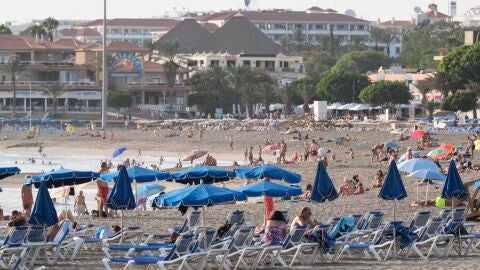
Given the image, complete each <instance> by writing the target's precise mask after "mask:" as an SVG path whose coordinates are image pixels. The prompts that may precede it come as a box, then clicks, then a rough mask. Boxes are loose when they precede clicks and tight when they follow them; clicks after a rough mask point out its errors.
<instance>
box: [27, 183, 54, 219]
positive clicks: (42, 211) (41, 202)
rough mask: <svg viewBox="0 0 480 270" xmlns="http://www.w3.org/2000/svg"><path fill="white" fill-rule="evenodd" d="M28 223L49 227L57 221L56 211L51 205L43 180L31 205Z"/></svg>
mask: <svg viewBox="0 0 480 270" xmlns="http://www.w3.org/2000/svg"><path fill="white" fill-rule="evenodd" d="M28 223H30V224H32V225H45V226H46V227H50V226H52V225H55V224H57V223H58V217H57V211H56V210H55V206H54V205H53V202H52V198H50V193H48V190H47V185H46V184H45V182H41V183H40V188H39V189H38V193H37V198H36V199H35V204H34V206H33V210H32V213H31V215H30V220H29V221H28Z"/></svg>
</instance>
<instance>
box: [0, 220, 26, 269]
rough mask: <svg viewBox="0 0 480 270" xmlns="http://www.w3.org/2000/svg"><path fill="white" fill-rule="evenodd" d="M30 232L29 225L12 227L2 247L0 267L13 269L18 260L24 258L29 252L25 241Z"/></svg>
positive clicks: (0, 248) (0, 250)
mask: <svg viewBox="0 0 480 270" xmlns="http://www.w3.org/2000/svg"><path fill="white" fill-rule="evenodd" d="M27 233H28V227H26V226H24V227H17V228H12V229H10V231H9V233H8V235H7V236H6V238H5V240H4V244H3V245H2V246H1V247H0V268H2V269H11V268H12V267H13V266H14V265H15V263H16V261H17V260H22V259H23V258H24V257H25V255H26V252H27V248H26V247H24V246H23V241H24V239H25V237H26V235H27Z"/></svg>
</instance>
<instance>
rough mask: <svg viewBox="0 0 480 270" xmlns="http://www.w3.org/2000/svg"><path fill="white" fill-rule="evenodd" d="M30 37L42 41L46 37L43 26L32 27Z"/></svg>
mask: <svg viewBox="0 0 480 270" xmlns="http://www.w3.org/2000/svg"><path fill="white" fill-rule="evenodd" d="M30 35H31V36H32V37H34V38H35V39H40V38H41V37H42V36H44V35H45V28H43V25H38V24H35V25H32V26H30Z"/></svg>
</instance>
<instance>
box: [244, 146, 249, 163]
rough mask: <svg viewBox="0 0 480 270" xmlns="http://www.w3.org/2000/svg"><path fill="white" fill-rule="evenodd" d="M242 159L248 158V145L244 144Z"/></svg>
mask: <svg viewBox="0 0 480 270" xmlns="http://www.w3.org/2000/svg"><path fill="white" fill-rule="evenodd" d="M243 160H245V161H247V160H248V147H247V146H245V152H243Z"/></svg>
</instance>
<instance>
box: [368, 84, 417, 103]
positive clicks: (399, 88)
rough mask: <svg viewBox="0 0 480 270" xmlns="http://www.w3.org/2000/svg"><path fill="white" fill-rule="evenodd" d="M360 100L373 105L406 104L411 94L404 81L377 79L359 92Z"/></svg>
mask: <svg viewBox="0 0 480 270" xmlns="http://www.w3.org/2000/svg"><path fill="white" fill-rule="evenodd" d="M359 97H360V100H361V101H362V102H363V103H369V104H371V105H373V106H386V107H393V106H394V105H397V104H406V103H408V102H410V100H411V99H412V95H411V94H410V91H409V89H408V87H407V86H406V85H405V83H404V82H391V81H378V82H375V83H373V84H371V85H369V86H367V87H365V88H363V89H362V91H361V92H360V96H359Z"/></svg>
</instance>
